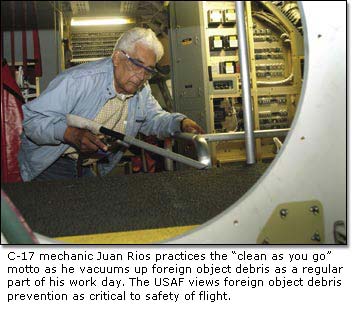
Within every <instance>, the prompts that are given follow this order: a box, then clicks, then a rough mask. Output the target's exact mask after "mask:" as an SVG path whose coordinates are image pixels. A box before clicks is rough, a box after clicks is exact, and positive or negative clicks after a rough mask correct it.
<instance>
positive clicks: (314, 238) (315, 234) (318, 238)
mask: <svg viewBox="0 0 352 315" xmlns="http://www.w3.org/2000/svg"><path fill="white" fill-rule="evenodd" d="M311 240H312V241H316V242H320V235H319V233H318V232H315V233H314V234H313V236H312V238H311Z"/></svg>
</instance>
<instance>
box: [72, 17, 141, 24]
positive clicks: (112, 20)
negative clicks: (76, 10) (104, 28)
mask: <svg viewBox="0 0 352 315" xmlns="http://www.w3.org/2000/svg"><path fill="white" fill-rule="evenodd" d="M132 23H135V20H134V19H131V18H127V17H104V18H94V17H90V18H86V17H82V18H80V17H75V18H72V19H71V26H96V25H123V24H132Z"/></svg>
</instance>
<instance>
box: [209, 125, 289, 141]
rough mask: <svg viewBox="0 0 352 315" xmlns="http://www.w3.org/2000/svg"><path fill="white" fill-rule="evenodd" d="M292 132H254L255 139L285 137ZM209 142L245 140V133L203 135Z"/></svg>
mask: <svg viewBox="0 0 352 315" xmlns="http://www.w3.org/2000/svg"><path fill="white" fill-rule="evenodd" d="M289 131H290V129H289V128H287V129H269V130H254V138H256V139H257V138H273V137H284V136H286V135H287V134H288V132H289ZM202 137H204V139H205V140H206V141H207V142H215V141H230V140H244V139H245V132H243V131H239V132H226V133H209V134H204V135H202Z"/></svg>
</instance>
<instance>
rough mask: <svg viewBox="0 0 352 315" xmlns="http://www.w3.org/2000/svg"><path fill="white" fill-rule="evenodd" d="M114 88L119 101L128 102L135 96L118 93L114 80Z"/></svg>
mask: <svg viewBox="0 0 352 315" xmlns="http://www.w3.org/2000/svg"><path fill="white" fill-rule="evenodd" d="M112 86H113V87H114V90H115V93H116V97H117V98H118V99H120V100H121V101H125V100H127V99H128V98H131V97H132V96H133V94H121V93H118V92H117V91H116V88H115V82H114V80H112Z"/></svg>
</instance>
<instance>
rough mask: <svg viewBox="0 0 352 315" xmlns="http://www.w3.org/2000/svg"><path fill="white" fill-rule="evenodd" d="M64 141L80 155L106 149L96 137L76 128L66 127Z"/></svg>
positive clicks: (87, 131)
mask: <svg viewBox="0 0 352 315" xmlns="http://www.w3.org/2000/svg"><path fill="white" fill-rule="evenodd" d="M64 141H65V142H66V143H68V144H70V145H73V146H74V147H76V148H77V149H78V150H79V151H80V152H82V153H93V152H96V151H97V150H98V149H102V150H104V151H107V150H108V147H107V146H106V145H105V144H104V143H103V142H102V141H101V140H100V139H99V137H98V136H96V135H94V134H92V133H91V132H90V131H89V130H86V129H80V128H76V127H70V126H69V127H67V129H66V131H65V134H64Z"/></svg>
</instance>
